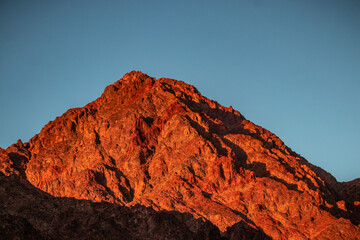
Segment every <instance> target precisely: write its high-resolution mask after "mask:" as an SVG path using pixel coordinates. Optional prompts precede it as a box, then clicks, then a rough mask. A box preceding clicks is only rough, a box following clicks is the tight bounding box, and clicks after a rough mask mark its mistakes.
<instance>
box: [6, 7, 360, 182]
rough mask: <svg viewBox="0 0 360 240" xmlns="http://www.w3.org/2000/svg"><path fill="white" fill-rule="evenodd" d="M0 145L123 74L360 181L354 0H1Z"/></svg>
mask: <svg viewBox="0 0 360 240" xmlns="http://www.w3.org/2000/svg"><path fill="white" fill-rule="evenodd" d="M0 20H1V21H0V116H1V118H0V133H1V134H0V147H1V148H7V147H8V146H9V145H11V144H13V143H15V142H16V141H17V139H21V140H22V141H24V142H26V141H28V140H29V139H30V138H31V137H33V136H34V135H35V134H37V133H39V132H40V130H41V128H42V127H43V126H44V125H45V124H47V123H48V122H49V121H52V120H54V119H55V118H56V117H57V116H60V115H62V114H63V113H64V112H65V111H66V110H67V109H69V108H74V107H82V106H84V105H86V104H87V103H89V102H91V101H93V100H95V99H96V98H98V97H99V96H100V95H101V93H102V92H103V90H104V88H105V87H106V86H107V85H109V84H112V83H114V82H115V81H117V80H119V79H120V78H121V77H122V76H123V75H124V74H125V73H127V72H130V71H132V70H138V71H142V72H143V73H146V74H148V75H149V76H151V77H155V78H160V77H167V78H173V79H176V80H182V81H184V82H186V83H188V84H191V85H194V86H195V87H196V88H197V89H198V90H199V91H200V92H201V93H202V94H203V95H204V96H206V97H208V98H210V99H212V100H215V101H217V102H219V103H220V104H221V105H224V106H227V107H228V106H230V105H231V106H233V108H234V109H236V110H238V111H239V112H240V113H241V114H243V115H244V116H245V118H247V119H248V120H250V121H252V122H254V123H255V124H257V125H260V126H262V127H264V128H266V129H268V130H269V131H271V132H273V133H274V134H276V135H277V136H278V137H280V138H281V139H282V140H283V141H284V142H285V144H286V145H287V146H288V147H290V148H291V149H292V150H294V151H295V152H297V153H299V154H300V155H302V156H303V157H305V158H306V159H307V160H308V161H309V162H310V163H312V164H314V165H317V166H319V167H321V168H323V169H324V170H325V171H327V172H329V173H331V174H332V175H333V176H335V177H336V179H337V180H338V181H350V180H353V179H355V178H359V177H360V175H359V169H360V159H359V156H358V153H357V152H358V150H359V149H360V141H359V136H360V124H359V122H360V108H359V107H358V104H359V103H360V94H359V90H360V81H359V80H360V79H359V76H360V25H359V23H360V2H359V1H350V0H349V1H334V0H330V1H325V0H319V1H306V0H305V1H291V2H290V1H279V0H275V1H272V2H271V3H270V2H268V1H263V0H254V1H250V0H249V1H247V0H246V1H221V2H219V1H207V2H205V1H183V2H175V1H152V2H151V3H150V1H111V0H106V1H94V0H89V1H84V0H76V1H69V0H64V1H42V0H34V1H31V2H30V1H25V0H18V1H8V0H4V1H1V2H0Z"/></svg>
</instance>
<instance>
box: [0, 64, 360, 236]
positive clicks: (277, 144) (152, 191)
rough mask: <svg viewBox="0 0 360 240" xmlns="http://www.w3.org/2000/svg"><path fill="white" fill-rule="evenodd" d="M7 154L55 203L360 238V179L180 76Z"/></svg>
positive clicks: (129, 82)
mask: <svg viewBox="0 0 360 240" xmlns="http://www.w3.org/2000/svg"><path fill="white" fill-rule="evenodd" d="M0 150H1V151H0V159H1V160H0V170H1V172H3V173H4V175H6V176H10V175H18V176H20V177H21V179H26V180H28V181H29V182H30V183H31V184H32V185H33V186H35V187H36V188H38V189H41V190H42V191H44V192H47V193H49V194H51V195H52V196H55V197H74V198H76V199H85V200H90V201H93V202H102V201H105V202H109V203H112V204H119V205H121V206H127V207H130V206H134V205H136V204H140V205H143V206H146V207H151V208H153V209H154V210H156V211H160V210H166V211H176V212H180V213H190V214H192V215H193V217H194V218H201V219H206V220H209V221H210V222H211V223H213V224H214V225H216V226H217V227H218V228H219V229H220V231H221V232H224V234H223V235H224V237H227V238H229V239H242V238H241V236H242V234H243V235H244V236H245V231H251V230H254V231H259V232H263V233H265V234H266V235H267V236H269V237H271V238H273V239H358V238H359V236H360V230H359V223H360V210H359V209H360V205H359V201H360V199H359V191H358V190H359V186H360V184H359V181H358V180H355V181H353V182H349V183H339V182H337V181H336V179H335V178H334V177H332V176H331V175H330V174H329V173H327V172H325V171H324V170H322V169H320V168H318V167H316V166H314V165H312V164H310V163H309V162H307V161H306V160H305V159H304V158H302V157H301V156H300V155H298V154H296V153H295V152H293V151H292V150H291V149H289V148H288V147H287V146H285V144H284V143H283V142H282V141H281V140H280V139H279V138H278V137H277V136H276V135H275V134H273V133H271V132H269V131H267V130H266V129H264V128H262V127H260V126H257V125H255V124H254V123H252V122H250V121H248V120H246V119H245V118H244V117H243V116H242V115H241V114H240V113H239V112H238V111H236V110H234V109H233V108H232V107H230V108H227V107H223V106H221V105H219V104H218V103H217V102H215V101H212V100H209V99H208V98H206V97H204V96H202V95H201V94H200V93H199V92H198V91H197V89H196V88H194V87H193V86H191V85H188V84H186V83H184V82H181V81H176V80H173V79H166V78H161V79H154V78H151V77H149V76H147V75H145V74H143V73H141V72H135V71H133V72H131V73H128V74H126V75H125V76H124V77H123V78H122V79H120V80H119V81H117V82H115V83H114V84H112V85H110V86H108V87H106V88H105V91H104V93H103V94H102V96H101V97H100V98H98V99H97V100H95V101H94V102H91V103H89V104H88V105H86V106H85V107H82V108H75V109H70V110H68V111H67V112H66V113H65V114H63V115H62V116H61V117H57V118H56V119H55V120H54V121H52V122H49V123H48V124H47V125H46V126H45V127H44V128H43V129H42V130H41V132H40V133H39V134H38V135H36V136H34V137H33V138H32V139H31V140H30V141H29V142H28V143H22V142H21V141H18V142H17V143H16V144H14V145H12V146H10V147H9V148H8V149H6V150H3V149H0ZM231 226H233V227H232V228H230V227H231ZM227 229H228V231H227V232H226V233H225V231H226V230H227ZM244 229H246V230H244ZM265 234H264V235H261V236H262V237H259V236H257V238H256V237H253V239H260V238H265V237H264V236H265ZM254 236H255V235H254ZM244 239H251V237H248V238H244Z"/></svg>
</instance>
